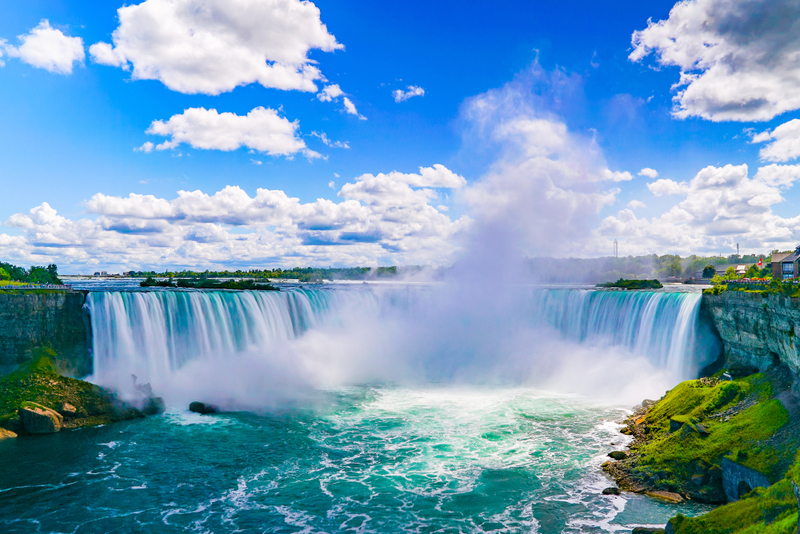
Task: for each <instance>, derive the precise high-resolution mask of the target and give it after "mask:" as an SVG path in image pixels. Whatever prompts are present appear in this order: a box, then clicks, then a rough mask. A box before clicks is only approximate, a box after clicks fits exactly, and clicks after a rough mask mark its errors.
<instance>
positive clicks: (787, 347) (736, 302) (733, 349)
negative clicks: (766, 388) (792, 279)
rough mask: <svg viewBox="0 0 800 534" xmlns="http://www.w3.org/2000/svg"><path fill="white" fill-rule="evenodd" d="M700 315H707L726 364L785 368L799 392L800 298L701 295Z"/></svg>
mask: <svg viewBox="0 0 800 534" xmlns="http://www.w3.org/2000/svg"><path fill="white" fill-rule="evenodd" d="M701 306H702V308H701V313H706V314H708V316H710V318H711V321H712V322H713V324H714V326H715V327H716V329H717V332H719V335H720V337H721V338H722V342H723V344H724V346H725V362H726V365H735V364H739V365H745V366H753V367H757V368H758V369H759V371H765V370H767V369H768V368H770V367H771V366H774V365H776V364H782V365H785V366H786V367H787V368H788V369H789V370H790V371H791V373H792V375H793V377H794V387H793V389H794V391H795V392H796V393H797V392H798V390H800V387H799V386H800V351H798V346H797V345H798V338H797V335H798V334H800V299H793V298H789V297H786V296H783V295H776V294H760V293H746V292H744V291H724V292H722V293H720V294H719V295H703V301H702V304H701Z"/></svg>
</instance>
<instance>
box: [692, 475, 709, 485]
mask: <svg viewBox="0 0 800 534" xmlns="http://www.w3.org/2000/svg"><path fill="white" fill-rule="evenodd" d="M691 483H692V485H693V486H702V485H703V484H705V483H706V477H704V476H703V475H693V476H692V480H691Z"/></svg>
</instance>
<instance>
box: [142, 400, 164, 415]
mask: <svg viewBox="0 0 800 534" xmlns="http://www.w3.org/2000/svg"><path fill="white" fill-rule="evenodd" d="M165 409H166V404H165V403H164V399H163V398H161V397H150V398H149V399H147V402H145V404H144V407H143V408H142V413H143V414H145V415H158V414H160V413H164V410H165Z"/></svg>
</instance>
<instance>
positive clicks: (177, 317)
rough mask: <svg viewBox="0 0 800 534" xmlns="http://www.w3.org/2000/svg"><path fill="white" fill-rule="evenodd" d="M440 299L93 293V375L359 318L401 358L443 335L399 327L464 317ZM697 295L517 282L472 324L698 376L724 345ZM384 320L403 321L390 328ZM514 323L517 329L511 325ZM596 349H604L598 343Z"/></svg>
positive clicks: (237, 349)
mask: <svg viewBox="0 0 800 534" xmlns="http://www.w3.org/2000/svg"><path fill="white" fill-rule="evenodd" d="M439 298H441V292H439V291H437V290H436V289H435V288H408V287H405V288H399V287H394V288H383V289H378V288H373V287H371V286H370V287H355V288H326V287H322V288H313V289H305V288H299V289H289V290H286V291H281V292H273V291H254V292H251V291H146V292H144V291H132V292H92V293H90V294H89V295H88V297H87V306H88V308H89V311H90V316H91V324H92V335H93V343H92V345H93V351H94V374H93V377H92V379H93V380H94V381H95V382H97V383H100V384H104V385H111V386H119V385H120V383H122V382H124V381H125V377H128V378H127V380H128V381H130V377H129V375H130V374H131V373H135V374H137V376H138V377H139V378H140V379H142V380H143V381H154V382H155V383H158V384H164V383H168V382H169V381H170V378H171V376H173V374H174V373H176V372H177V371H178V370H179V369H181V368H182V367H184V366H185V365H187V364H188V363H189V362H192V361H195V360H199V361H208V360H212V359H217V361H220V360H221V361H227V362H231V363H233V362H232V361H231V358H236V355H237V354H241V353H245V352H247V353H250V354H254V353H255V354H265V353H267V352H269V351H270V350H271V349H273V348H274V347H275V346H276V345H278V344H281V343H283V344H286V343H287V342H290V341H291V340H295V339H297V338H300V337H302V336H303V335H304V334H305V333H306V332H308V331H309V330H314V329H319V328H321V327H323V326H334V327H335V326H336V325H337V324H338V325H341V326H342V327H343V330H347V328H350V329H351V331H350V332H349V336H350V337H349V338H347V339H349V340H350V341H351V342H357V341H358V339H359V336H364V335H369V336H373V337H377V338H381V339H382V341H381V343H383V346H384V347H385V346H389V347H390V348H392V349H396V350H394V353H393V354H394V357H396V358H399V359H403V358H409V359H411V358H413V357H415V356H417V355H419V354H421V353H423V352H425V351H426V350H428V349H429V348H430V347H432V346H436V345H435V343H434V345H431V344H430V343H428V345H427V346H411V348H408V347H407V346H404V347H405V348H404V349H399V348H397V347H400V346H401V345H403V343H404V342H405V341H406V339H403V338H411V339H416V338H420V339H426V340H430V339H437V338H436V336H437V335H438V336H439V337H441V336H446V335H447V334H446V332H448V330H447V329H446V328H443V327H444V326H446V325H447V324H449V323H447V321H450V322H451V323H453V322H456V323H458V322H459V321H461V319H459V317H458V316H446V314H442V313H439V311H437V310H440V309H441V308H436V306H434V304H436V303H437V302H436V299H439ZM700 298H701V297H700V294H698V293H677V292H655V291H631V292H623V291H596V290H566V289H565V290H561V289H533V290H531V291H520V292H518V294H516V295H515V296H514V298H513V299H512V301H513V303H512V304H509V305H507V308H508V309H503V310H501V311H499V312H497V313H494V315H497V314H498V313H499V314H503V317H493V319H494V320H496V321H497V324H498V325H499V326H498V328H496V329H495V330H497V331H494V330H491V329H489V330H486V331H482V332H481V333H476V334H475V335H476V336H481V335H484V334H485V335H487V336H494V337H496V338H499V337H502V336H506V337H507V336H509V335H514V332H519V331H520V329H523V330H524V329H528V330H533V329H541V328H542V325H549V327H552V329H555V331H556V332H558V334H556V335H555V337H558V336H560V337H562V338H564V339H566V340H568V341H569V342H574V343H577V344H580V345H585V346H591V347H599V348H600V349H603V348H604V347H623V348H624V349H625V350H626V351H628V352H629V353H630V354H633V355H635V356H636V357H644V358H646V359H647V360H648V361H649V362H650V364H652V365H653V366H654V367H655V368H657V369H661V370H665V371H667V372H668V373H669V375H670V376H671V377H673V379H674V380H675V381H678V380H684V379H687V378H693V377H694V375H696V373H697V371H698V370H699V368H700V367H702V366H704V365H706V364H708V363H710V362H711V361H713V360H714V359H715V358H716V356H717V354H718V350H719V349H718V347H715V346H714V344H713V343H707V342H706V341H705V337H707V336H706V333H705V332H704V328H705V327H704V326H703V325H702V324H701V323H700V321H699V304H700ZM354 314H356V315H357V318H356V319H353V315H354ZM359 321H360V322H361V324H360V325H359V326H361V327H363V323H364V322H365V321H369V324H370V325H371V326H370V327H367V332H366V334H365V332H364V331H362V330H357V331H354V330H352V329H353V324H354V323H359ZM388 323H391V324H393V325H394V327H395V328H394V329H391V328H383V327H384V325H385V324H388ZM506 325H513V328H509V329H508V330H507V331H506V330H503V328H504V327H505V326H506ZM370 328H371V330H370ZM501 330H502V331H501ZM387 332H389V333H387ZM398 332H400V334H399V336H400V337H398ZM431 332H434V333H433V334H431ZM420 333H423V334H425V335H418V334H420ZM426 333H427V334H426ZM545 335H546V333H545ZM392 336H394V337H392ZM426 336H427V337H426ZM549 337H551V338H552V337H554V335H552V334H551V335H550V336H549ZM482 340H483V338H481V339H480V340H478V341H482ZM698 340H699V341H698ZM452 341H453V342H454V343H450V341H449V340H444V341H443V343H442V345H441V346H442V347H445V349H444V350H445V352H446V351H447V350H450V349H451V348H453V347H456V346H458V347H459V350H464V351H467V352H468V351H471V350H473V347H475V346H476V344H477V343H476V344H473V341H471V340H470V339H466V340H464V339H460V340H452ZM456 341H457V342H458V343H455V342H456ZM490 341H491V340H490ZM426 343H427V342H426ZM459 343H460V344H459ZM487 345H490V346H495V345H496V344H495V345H493V343H492V342H490V343H487ZM401 350H406V351H407V352H409V354H402V353H400V351H401ZM474 350H479V349H474ZM273 352H274V351H273ZM323 352H324V351H323ZM390 352H391V351H390ZM434 352H435V351H434ZM410 353H414V354H410ZM530 354H531V355H530V357H531V358H543V357H553V356H549V355H541V354H540V355H537V353H536V350H535V347H532V348H531V353H530ZM597 354H598V357H602V355H603V352H602V350H600V351H598V353H597ZM484 356H485V357H484V358H483V359H480V358H478V360H477V361H480V362H483V363H482V365H485V366H487V368H488V367H490V366H494V365H502V358H503V355H502V354H496V353H492V354H490V355H488V356H486V355H484ZM271 357H273V358H274V357H275V356H274V355H273V356H271ZM322 357H323V358H328V356H326V355H325V354H323V356H322ZM426 357H428V358H429V360H428V362H432V365H434V366H435V365H437V363H436V362H437V360H438V359H440V358H441V356H440V355H439V354H438V353H432V354H430V355H428V356H426ZM455 361H456V362H458V361H459V360H458V358H456V360H455ZM277 365H280V364H277ZM442 365H444V364H442Z"/></svg>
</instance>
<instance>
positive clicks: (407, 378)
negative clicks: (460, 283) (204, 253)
mask: <svg viewBox="0 0 800 534" xmlns="http://www.w3.org/2000/svg"><path fill="white" fill-rule="evenodd" d="M438 296H439V295H438V292H437V290H436V289H431V288H427V289H426V288H422V289H419V288H417V289H409V288H389V289H374V288H372V289H370V288H350V289H331V288H319V289H294V290H290V291H282V292H280V293H272V292H232V291H226V292H201V291H153V292H95V293H90V295H89V297H88V299H87V305H88V306H89V308H90V313H91V322H92V328H93V345H94V361H95V373H94V375H93V376H92V377H91V379H92V380H93V381H95V382H97V383H100V384H104V385H108V386H112V387H117V388H119V389H120V390H121V391H123V393H124V392H125V391H126V388H128V389H130V386H131V378H130V374H136V375H137V377H139V380H140V381H149V382H151V384H152V385H153V388H154V390H155V392H156V393H157V394H161V395H164V396H165V397H166V398H167V401H168V404H169V406H170V407H169V409H168V411H167V413H165V414H163V415H161V416H157V417H151V418H148V419H146V420H141V421H135V422H128V423H122V424H118V425H111V426H107V427H103V428H97V429H89V430H80V431H74V432H63V433H60V434H56V435H51V436H40V437H31V438H26V439H24V440H6V441H4V442H0V457H2V458H4V459H6V458H13V461H5V460H4V467H3V469H0V502H2V503H3V506H1V507H0V531H4V532H6V531H7V532H33V531H39V532H51V531H57V532H111V531H118V532H185V531H190V532H234V531H235V532H345V531H347V532H539V533H556V532H569V533H578V532H625V531H629V530H630V529H631V528H633V527H634V526H637V525H663V524H664V522H666V520H667V519H668V518H669V517H671V516H672V515H674V514H675V513H676V512H677V511H678V509H677V508H676V507H675V506H670V505H666V504H660V503H657V502H654V501H651V500H649V499H647V498H644V497H641V496H635V495H624V496H619V497H614V496H602V495H600V492H601V490H602V489H603V488H604V487H606V486H608V485H610V482H609V481H608V480H607V479H605V477H604V476H603V475H602V474H601V472H600V470H599V466H600V464H601V463H602V462H603V461H605V460H606V459H607V458H606V457H605V454H606V453H607V452H609V451H611V450H615V449H618V448H621V447H622V446H624V443H625V442H624V440H625V439H626V438H625V437H624V436H622V435H620V434H619V433H618V432H617V428H618V425H616V424H615V423H614V421H617V420H619V419H620V418H621V417H622V416H623V415H624V413H625V410H624V409H623V408H620V407H618V405H619V403H616V405H615V403H610V404H609V403H608V402H602V403H601V402H597V401H595V400H592V398H591V397H587V396H586V395H590V394H591V393H592V391H594V390H595V389H593V388H596V387H598V386H597V384H598V383H600V382H603V383H605V382H608V381H609V380H610V381H611V382H614V381H615V380H625V379H629V377H628V378H626V377H627V376H628V375H626V374H625V373H624V372H623V370H622V369H623V368H624V367H626V366H627V367H628V368H630V369H631V370H632V371H631V373H633V375H632V376H634V377H635V376H638V375H637V373H638V374H640V373H645V372H646V373H653V374H658V373H662V375H659V376H662V378H664V379H665V380H667V382H656V383H655V385H652V384H651V386H653V387H655V388H656V389H657V388H658V387H661V390H658V391H655V390H654V391H651V393H654V394H656V395H660V394H661V393H662V392H663V387H666V386H668V385H671V384H670V382H671V383H674V382H675V381H677V380H680V379H683V378H687V377H689V376H691V375H692V373H695V372H696V371H697V369H698V368H699V366H701V365H703V364H705V363H707V360H709V359H713V357H714V356H715V354H714V350H715V349H714V347H713V346H706V345H705V344H704V343H698V342H697V341H696V340H697V339H699V338H702V336H701V334H702V332H701V328H700V325H699V323H698V305H699V296H698V295H696V294H686V293H663V292H624V293H623V292H608V291H603V292H598V291H571V290H533V291H528V290H521V291H519V292H516V294H515V296H514V298H512V299H511V300H510V301H509V304H508V305H507V306H505V307H504V309H507V311H508V314H507V315H502V314H500V317H499V319H498V310H496V309H495V310H491V313H486V314H482V313H475V314H456V313H453V312H452V308H447V307H444V308H443V307H441V306H439V305H437V302H436V301H437V298H438ZM576 355H577V356H576ZM604 367H612V368H613V369H612V371H613V373H612V374H610V375H606V374H603V373H602V368H604ZM594 374H599V376H598V377H596V380H592V379H591V378H592V376H588V377H587V376H583V375H594ZM565 376H566V377H568V380H567V381H566V382H565V381H564V380H563V379H564V377H565ZM638 378H639V380H640V381H642V382H647V380H646V377H644V376H639V377H638ZM576 382H577V383H580V384H582V385H583V386H585V390H584V391H582V393H584V395H583V396H579V395H574V394H564V393H562V392H560V391H561V390H562V389H566V390H568V389H569V387H565V388H561V387H560V386H561V385H565V384H567V385H572V384H574V383H576ZM663 384H666V386H663ZM611 386H612V388H613V389H615V390H618V391H621V389H622V388H621V384H618V383H612V384H611ZM548 388H549V389H548ZM553 389H557V390H559V391H553ZM190 400H210V401H214V402H219V403H221V404H222V405H223V406H224V407H227V408H229V409H239V408H247V411H236V412H232V413H225V414H219V415H214V416H199V415H195V414H191V413H189V412H188V411H187V410H186V406H187V403H188V401H190ZM702 510H703V509H702V508H700V507H689V506H683V507H681V508H680V512H681V513H685V514H687V513H688V514H694V513H698V512H700V511H702Z"/></svg>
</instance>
